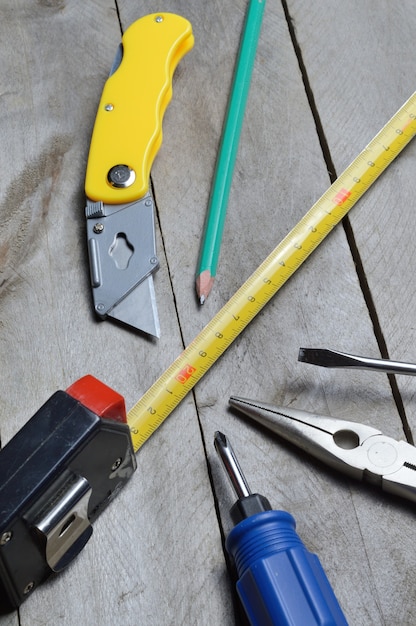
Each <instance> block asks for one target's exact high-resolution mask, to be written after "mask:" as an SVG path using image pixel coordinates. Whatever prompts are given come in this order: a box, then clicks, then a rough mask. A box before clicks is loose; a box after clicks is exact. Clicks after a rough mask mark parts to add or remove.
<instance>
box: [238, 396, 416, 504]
mask: <svg viewBox="0 0 416 626" xmlns="http://www.w3.org/2000/svg"><path fill="white" fill-rule="evenodd" d="M229 403H230V405H231V406H232V407H234V408H236V409H238V410H239V411H241V412H242V413H244V414H245V415H246V416H247V417H249V418H251V419H253V420H254V421H256V422H258V423H259V424H261V425H262V426H264V427H265V428H266V429H268V430H270V431H272V432H274V433H276V434H277V435H279V436H280V437H283V438H284V439H286V440H287V441H290V442H291V443H293V444H294V445H295V446H297V447H299V448H301V449H302V450H305V452H308V453H309V454H311V455H313V456H314V457H316V458H317V459H319V460H320V461H322V462H324V463H326V464H327V465H329V466H331V467H333V468H335V469H336V470H339V471H341V472H343V473H344V474H347V475H348V476H351V477H353V478H356V479H358V480H366V481H369V482H371V483H374V484H376V485H378V486H380V487H381V488H382V489H383V490H384V491H386V492H389V493H392V494H395V495H399V496H402V497H404V498H407V499H408V500H411V501H413V502H416V448H415V446H413V445H411V444H410V443H407V442H406V441H396V440H395V439H393V438H391V437H387V436H385V435H383V434H382V432H381V431H380V430H377V429H376V428H373V427H371V426H367V425H365V424H359V423H356V422H351V421H346V420H341V419H337V418H333V417H325V416H322V415H317V414H315V413H309V412H307V411H302V410H299V409H295V408H289V407H276V406H273V405H271V404H265V403H261V402H256V401H254V400H248V399H246V398H238V397H235V396H232V397H231V398H230V401H229Z"/></svg>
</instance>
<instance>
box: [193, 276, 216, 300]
mask: <svg viewBox="0 0 416 626" xmlns="http://www.w3.org/2000/svg"><path fill="white" fill-rule="evenodd" d="M213 284H214V276H211V272H210V271H209V270H204V271H203V272H201V274H199V276H197V278H196V293H197V296H198V299H199V304H204V302H205V300H206V299H207V298H208V294H209V293H210V291H211V289H212V286H213Z"/></svg>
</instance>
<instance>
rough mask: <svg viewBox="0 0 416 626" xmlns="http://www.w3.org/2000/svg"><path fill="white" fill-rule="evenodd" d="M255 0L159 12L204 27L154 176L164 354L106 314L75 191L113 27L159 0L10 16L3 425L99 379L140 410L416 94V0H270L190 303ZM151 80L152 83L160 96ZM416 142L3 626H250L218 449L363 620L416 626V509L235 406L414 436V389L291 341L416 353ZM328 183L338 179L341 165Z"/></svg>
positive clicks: (184, 64) (14, 9)
mask: <svg viewBox="0 0 416 626" xmlns="http://www.w3.org/2000/svg"><path fill="white" fill-rule="evenodd" d="M246 7H247V2H246V0H244V1H243V0H230V2H228V3H219V2H217V1H213V2H203V0H198V1H196V0H194V1H193V2H186V1H185V0H165V2H164V5H163V10H165V11H171V12H174V13H178V14H180V15H183V16H184V17H186V18H187V19H189V20H190V21H191V23H192V25H193V29H194V34H195V47H194V49H193V50H192V51H191V52H190V53H189V54H188V55H187V56H186V57H185V58H184V59H183V60H182V61H181V63H180V64H179V66H178V69H177V71H176V73H175V76H174V86H173V99H172V102H171V104H170V105H169V108H168V110H167V112H166V115H165V118H164V123H163V130H164V141H163V144H162V147H161V150H160V152H159V154H158V156H157V158H156V160H155V163H154V166H153V168H152V183H153V187H154V191H155V200H156V204H157V218H158V225H157V228H158V230H157V246H158V254H159V257H160V260H161V269H160V271H159V272H158V274H157V276H156V279H155V286H156V296H157V304H158V310H159V314H160V321H161V338H160V340H159V341H157V342H156V341H151V340H146V339H144V338H143V337H142V336H138V335H136V334H135V333H133V332H131V331H128V330H126V329H124V328H121V327H119V326H116V325H115V324H112V323H111V322H104V323H101V322H98V321H97V319H96V318H95V317H94V315H93V313H92V307H91V295H90V287H89V278H88V265H87V256H86V245H85V222H84V217H83V215H84V202H85V199H84V192H83V182H84V174H85V167H86V160H87V154H88V147H89V140H90V135H91V130H92V127H93V123H94V118H95V114H96V109H97V105H98V101H99V97H100V94H101V90H102V87H103V84H104V81H105V79H106V77H107V75H108V71H109V68H110V67H111V63H112V60H113V56H114V53H115V50H116V48H117V46H118V43H119V41H120V37H121V32H122V30H125V29H126V28H127V27H128V26H129V25H130V24H131V23H132V22H133V21H135V20H136V19H138V18H140V17H141V16H143V15H146V14H147V13H152V12H154V11H159V10H160V8H161V7H160V3H158V2H155V1H153V0H147V1H146V2H145V1H144V0H135V1H134V2H133V0H117V2H115V1H114V0H100V1H99V0H90V1H89V2H84V1H83V0H72V2H65V0H38V1H37V2H33V1H32V0H3V1H2V3H1V7H0V56H1V63H0V98H1V100H0V102H1V104H2V108H1V116H0V136H1V147H2V149H1V153H0V160H1V161H0V163H1V167H0V172H1V177H0V217H1V223H0V359H1V361H0V362H1V371H0V435H1V442H2V445H3V446H4V445H5V444H6V443H7V442H8V441H9V440H10V438H11V437H12V436H13V434H15V433H16V432H17V431H18V430H19V429H20V428H21V427H22V426H23V424H24V423H25V422H26V421H27V420H28V419H29V418H30V417H31V416H32V415H33V413H34V412H35V411H36V410H37V409H38V408H39V407H40V406H41V404H42V403H43V402H44V401H45V400H46V399H47V398H48V397H49V396H50V395H51V394H52V393H53V392H54V391H55V390H56V389H59V388H61V389H65V388H66V387H67V386H69V385H70V384H71V383H72V382H73V381H74V380H76V379H77V378H79V377H80V376H82V375H84V374H86V373H91V374H93V375H95V376H97V377H98V378H100V379H101V380H103V381H104V382H106V383H107V384H108V385H110V386H112V387H114V388H115V389H117V390H118V391H119V392H120V393H122V394H123V395H124V396H125V398H126V404H127V406H128V407H131V406H132V405H133V404H134V402H135V401H136V400H137V399H138V398H139V397H140V396H141V395H142V394H143V393H144V392H145V391H146V389H147V388H148V387H149V386H150V385H151V384H152V383H153V382H154V381H155V379H156V378H157V377H158V375H159V374H160V373H162V372H163V371H164V370H165V369H166V367H167V366H168V365H169V364H170V363H171V362H172V361H173V360H174V358H175V357H176V356H177V355H178V354H179V353H180V351H181V350H182V348H183V346H184V345H187V344H188V343H189V342H190V341H191V340H192V339H193V337H195V336H196V335H197V334H198V332H199V331H200V330H201V328H202V327H203V326H204V325H205V324H206V323H207V322H208V321H209V320H210V319H211V318H212V316H213V315H214V314H215V313H216V312H217V311H218V309H219V308H220V307H221V306H222V305H223V304H224V303H225V302H226V301H227V300H228V298H229V297H230V296H231V295H232V294H233V293H234V292H235V290H236V289H237V288H238V287H239V286H240V285H241V284H242V282H243V281H244V280H245V279H246V278H247V277H248V276H249V275H250V274H251V273H252V271H253V270H254V269H255V268H256V267H257V266H258V265H259V264H260V262H261V261H262V260H263V259H264V258H265V257H266V255H267V254H268V253H269V252H270V251H271V250H272V249H273V248H274V247H275V245H276V244H277V243H278V242H279V241H280V240H281V239H282V238H283V236H284V235H285V234H286V233H287V232H288V231H289V230H290V228H291V227H292V226H293V225H294V224H295V223H296V222H297V221H298V219H299V218H300V217H301V216H302V215H303V214H304V213H305V212H306V211H307V210H308V209H309V208H310V206H311V205H312V204H313V202H314V201H315V200H316V199H317V198H318V197H319V196H320V195H321V194H322V193H323V191H324V190H325V189H326V188H327V187H328V185H329V183H330V177H331V176H332V177H334V176H335V175H336V174H339V173H341V172H342V170H343V169H344V168H345V166H347V165H348V163H349V162H350V161H351V160H352V159H353V158H354V157H355V156H356V155H357V154H358V152H359V151H360V150H361V149H362V148H363V147H364V146H365V145H366V144H367V143H368V142H369V141H370V140H371V138H372V137H373V136H374V135H375V133H376V132H377V131H378V130H379V129H380V128H381V127H382V126H383V124H384V123H385V122H386V121H387V120H388V119H389V118H390V117H391V115H393V114H394V112H395V111H396V110H397V109H398V108H399V107H400V106H401V105H402V104H403V102H404V101H405V100H406V99H407V98H408V97H409V96H410V95H411V94H412V93H413V91H414V89H415V82H414V60H413V52H412V51H413V46H414V29H415V25H416V5H415V3H414V2H412V0H403V2H401V3H392V2H388V0H367V2H365V3H363V2H359V1H358V0H350V1H349V2H341V1H340V0H339V1H338V2H333V1H332V2H331V1H329V0H317V1H316V2H314V3H309V2H307V1H306V0H283V1H282V2H273V1H272V0H269V1H268V3H267V5H266V9H265V15H264V22H263V27H262V32H261V39H260V43H259V48H258V53H257V57H256V63H255V68H254V74H253V80H252V85H251V90H250V95H249V102H248V108H247V112H246V117H245V122H244V128H243V133H242V138H241V144H240V149H239V153H238V159H237V164H236V170H235V175H234V180H233V186H232V191H231V197H230V203H229V210H228V215H227V222H226V228H225V233H224V244H223V246H222V250H221V257H220V266H219V272H218V277H217V281H216V284H215V287H214V290H213V292H212V294H211V295H210V297H209V298H208V300H207V302H206V303H205V305H204V306H203V307H202V308H200V307H199V305H198V304H197V302H196V298H195V294H194V274H195V269H196V264H197V258H198V253H199V244H200V239H201V232H202V228H203V223H204V219H205V213H206V207H207V202H208V195H209V190H210V185H211V178H212V173H213V168H214V164H215V158H216V154H217V150H218V142H219V137H220V133H221V125H222V121H223V117H224V111H225V107H226V103H227V98H228V94H229V88H230V81H231V77H232V71H233V67H234V62H235V57H236V52H237V48H238V43H239V38H240V33H241V27H242V23H243V19H244V14H245V11H246ZM145 91H146V90H145V85H143V93H144V95H145ZM415 158H416V144H411V145H410V146H408V148H407V149H406V150H405V152H404V153H403V154H402V155H401V156H400V157H399V158H398V159H397V161H396V162H395V163H394V164H393V165H392V166H391V167H390V168H389V170H388V171H387V172H386V173H385V174H384V175H383V177H382V178H381V179H380V180H379V181H378V182H377V184H376V185H375V186H374V187H373V188H372V189H371V190H370V191H369V193H368V194H367V195H366V197H365V198H364V199H363V200H362V201H361V202H360V203H359V205H357V206H356V207H355V208H354V209H353V211H352V212H351V214H350V216H349V217H348V219H347V220H345V223H344V225H343V226H339V227H338V228H337V229H336V230H335V231H334V232H333V233H332V234H331V236H330V237H329V238H328V240H327V241H325V243H324V244H323V245H322V246H321V247H320V248H319V249H318V250H317V252H316V253H315V254H314V255H313V256H312V257H311V258H310V259H309V260H308V262H307V263H306V264H305V266H304V267H303V268H302V269H301V270H300V271H299V272H298V273H297V274H296V275H295V276H294V277H293V278H292V279H291V280H290V281H289V283H288V284H287V285H286V286H285V287H284V288H283V289H282V291H281V292H280V293H279V294H278V295H277V297H276V298H275V299H274V300H273V301H272V302H271V303H270V304H269V305H268V306H267V307H266V309H265V310H264V311H263V312H262V313H261V314H260V315H259V316H258V317H257V318H256V319H255V320H254V322H253V323H252V324H251V325H250V326H249V327H248V329H247V330H246V331H245V332H244V333H243V334H242V335H241V336H240V337H239V338H238V339H237V340H236V341H235V343H234V344H233V346H232V347H231V348H230V349H229V350H228V351H227V353H226V354H225V355H224V356H223V357H222V358H221V359H220V361H219V362H218V363H217V364H216V365H215V366H214V367H213V368H212V369H211V371H210V372H209V373H208V374H207V375H206V376H205V378H204V379H203V380H202V381H201V382H200V383H199V384H198V386H197V387H196V389H195V392H194V393H193V394H190V395H189V396H188V397H187V398H186V399H185V400H184V402H183V403H182V404H181V406H179V407H178V408H177V409H176V410H175V412H174V414H173V415H172V416H171V417H170V418H169V419H168V420H167V421H166V423H165V424H164V425H163V426H162V427H161V428H160V429H159V430H158V431H157V432H156V433H155V434H154V436H153V437H152V438H151V439H150V440H149V441H148V442H147V443H146V445H145V446H144V447H143V448H142V450H141V451H140V453H139V454H138V455H137V462H138V470H137V473H136V475H135V477H134V478H133V480H132V481H131V482H130V484H129V485H128V486H127V487H126V488H125V490H124V492H123V493H121V494H120V496H119V497H118V498H117V500H116V501H115V502H114V503H113V504H112V506H111V507H109V508H108V509H107V510H106V511H105V513H104V514H103V515H102V516H101V517H100V518H99V519H98V520H97V522H96V523H95V526H94V535H93V538H92V540H91V541H90V542H89V544H88V545H87V546H86V548H85V549H84V551H83V553H82V555H80V556H79V558H78V559H77V560H76V561H75V562H74V563H73V564H72V565H71V566H70V567H69V568H68V569H67V571H65V572H64V573H63V574H62V575H61V576H59V577H57V578H56V579H55V580H51V581H49V582H48V583H47V584H45V585H44V586H43V587H42V588H40V589H38V590H36V592H35V593H33V595H32V596H31V597H30V598H29V599H28V600H27V601H26V602H25V603H24V604H23V605H22V607H21V608H20V610H19V611H18V612H16V613H15V614H11V615H8V616H4V617H1V618H0V624H1V626H6V625H7V626H15V625H17V624H19V625H22V626H32V625H34V624H37V625H38V624H39V625H40V624H42V625H46V624H53V625H54V626H55V625H60V626H64V625H65V626H66V625H68V626H69V625H71V626H72V625H73V624H77V623H82V624H100V625H101V626H107V625H108V626H110V624H111V625H115V624H117V625H118V624H120V625H121V624H123V626H124V625H127V626H129V625H132V626H133V625H136V624H143V625H145V626H153V625H154V626H156V625H157V626H159V625H160V624H164V625H165V624H166V625H167V624H171V625H179V624H180V625H182V624H201V625H204V624H207V625H208V624H210V625H211V624H218V625H220V624H221V625H222V626H223V625H228V624H230V625H231V624H244V618H243V616H242V614H241V611H240V608H239V605H238V602H237V601H236V600H235V597H234V595H233V584H232V583H231V582H230V579H229V576H228V573H227V568H226V562H225V558H224V553H223V548H222V541H223V537H224V535H225V534H227V533H228V531H229V530H230V528H231V522H230V519H229V514H228V509H229V507H230V505H231V504H232V502H233V501H234V499H233V494H232V492H231V488H230V487H229V485H228V483H227V481H226V477H225V476H224V472H223V470H222V468H221V467H220V464H219V461H218V460H217V458H216V455H215V451H214V448H213V436H214V432H215V430H217V429H220V430H222V431H223V432H225V433H226V434H227V435H228V436H229V437H230V440H231V441H232V443H233V446H234V448H235V450H236V452H237V454H238V456H239V459H240V461H241V464H242V466H243V468H244V470H245V473H246V475H247V478H248V480H249V482H250V484H251V485H252V487H253V489H254V490H256V491H259V492H261V493H264V494H265V495H267V496H268V498H269V499H270V501H271V503H272V505H273V506H274V507H276V508H283V509H285V510H288V511H290V512H291V513H292V514H293V515H294V516H295V517H296V520H297V523H298V531H299V534H300V535H301V537H302V538H303V540H304V541H305V543H306V545H307V546H308V548H309V549H310V550H312V551H315V552H316V553H317V554H318V555H319V557H320V559H321V561H322V563H323V565H324V568H325V570H326V572H327V575H328V577H329V579H330V581H331V583H332V584H333V587H334V589H335V592H336V595H337V597H338V598H339V601H340V603H341V605H342V607H343V609H344V611H345V615H346V617H347V619H348V622H349V624H351V625H352V626H364V625H369V626H373V625H378V624H380V625H381V624H382V625H387V626H390V625H391V624H400V625H402V626H411V625H413V624H415V623H416V594H415V593H414V580H415V575H416V565H415V558H414V543H415V542H414V529H413V523H414V515H413V510H412V506H411V505H410V504H407V503H406V502H403V501H401V500H399V499H396V498H393V497H390V496H386V495H384V494H382V493H381V492H380V491H378V490H377V489H375V488H372V487H369V486H365V485H362V484H359V483H356V482H354V481H350V480H347V479H346V478H344V477H342V476H340V475H339V474H337V473H336V472H333V471H331V470H329V469H328V468H326V467H324V466H323V465H322V464H319V463H317V462H314V461H313V460H311V459H310V458H309V457H307V456H306V455H304V454H300V453H299V452H298V451H297V450H295V449H294V448H292V447H290V446H288V445H285V444H284V443H282V442H281V441H279V440H277V439H275V438H271V437H268V436H266V435H265V434H264V433H263V432H261V431H260V430H258V429H256V428H255V427H253V426H250V425H249V424H247V423H245V422H244V421H242V420H241V418H240V417H238V416H237V415H236V414H234V413H232V412H231V411H229V410H228V409H227V405H228V398H229V396H230V395H231V394H233V395H244V396H247V397H252V398H257V399H260V400H264V401H268V402H275V403H277V404H283V405H285V404H286V405H289V404H290V405H293V406H297V407H298V408H303V409H306V410H308V409H309V410H314V411H316V412H321V413H323V414H327V415H334V416H337V417H344V418H348V419H352V420H356V421H359V422H365V423H368V424H371V425H373V426H375V427H378V428H380V429H381V430H382V431H383V432H384V433H385V434H387V435H390V436H393V437H396V438H403V437H404V428H403V422H404V424H405V425H406V429H405V430H406V431H407V434H408V436H410V437H411V436H412V434H413V436H414V427H415V426H416V422H415V419H416V418H415V415H416V410H415V400H416V397H415V394H416V386H415V381H414V380H413V379H412V378H410V377H398V378H397V393H396V397H394V396H393V393H392V390H391V386H390V383H389V381H388V379H387V377H386V376H385V375H380V374H372V373H365V372H360V373H354V372H352V371H337V372H334V371H329V370H321V369H319V368H313V367H311V366H308V365H305V364H301V363H298V362H297V353H298V349H299V347H300V346H305V347H308V346H313V347H332V348H335V349H340V350H344V351H348V352H352V353H356V354H363V355H368V356H374V357H378V356H380V355H382V356H388V355H390V357H391V358H394V359H396V360H409V361H415V360H416V349H415V347H414V346H415V343H416V342H415V334H416V324H415V321H414V319H415V315H414V311H415V309H416V290H415V278H414V277H415V273H416V272H415V270H416V261H415V255H414V237H413V233H414V231H415V220H416V218H415V215H414V198H415V192H416V177H415V175H414V163H415ZM331 170H334V171H331Z"/></svg>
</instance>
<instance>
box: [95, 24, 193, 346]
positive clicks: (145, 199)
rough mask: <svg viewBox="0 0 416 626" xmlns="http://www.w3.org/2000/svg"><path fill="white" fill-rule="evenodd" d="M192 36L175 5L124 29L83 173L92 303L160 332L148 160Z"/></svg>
mask: <svg viewBox="0 0 416 626" xmlns="http://www.w3.org/2000/svg"><path fill="white" fill-rule="evenodd" d="M193 43H194V38H193V34H192V26H191V24H190V23H189V22H188V21H187V20H186V19H185V18H183V17H180V16H178V15H175V14H172V13H155V14H152V15H147V16H145V17H143V18H141V19H139V20H137V21H136V22H134V23H133V24H132V25H131V26H130V27H129V28H128V29H127V30H126V32H125V33H124V35H123V37H122V41H121V45H120V48H119V50H118V52H117V55H116V58H115V61H114V64H113V67H112V70H111V73H110V76H109V78H108V79H107V81H106V83H105V85H104V89H103V93H102V96H101V100H100V103H99V107H98V112H97V116H96V120H95V124H94V129H93V133H92V138H91V145H90V151H89V156H88V163H87V171H86V178H85V194H86V197H87V206H86V211H85V214H86V219H87V237H88V254H89V261H90V277H91V285H92V293H93V300H94V309H95V311H96V313H97V314H98V315H99V316H100V317H101V318H102V319H106V318H107V317H110V318H113V319H116V320H118V321H120V322H123V323H124V324H127V325H129V326H131V327H134V328H136V329H137V330H140V331H142V332H144V333H146V334H148V335H152V336H155V337H159V336H160V325H159V318H158V313H157V307H156V297H155V290H154V284H153V274H154V273H155V272H156V270H157V269H158V268H159V261H158V258H157V255H156V237H155V223H154V219H155V218H154V202H153V198H152V195H151V192H150V189H149V177H150V168H151V166H152V163H153V160H154V158H155V156H156V154H157V152H158V150H159V148H160V145H161V143H162V119H163V115H164V113H165V110H166V107H167V105H168V104H169V102H170V100H171V97H172V76H173V72H174V71H175V68H176V66H177V64H178V63H179V61H180V60H181V58H182V57H183V56H184V55H185V54H186V53H187V52H188V51H189V50H190V49H191V48H192V47H193Z"/></svg>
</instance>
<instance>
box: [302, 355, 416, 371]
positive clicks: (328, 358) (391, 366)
mask: <svg viewBox="0 0 416 626" xmlns="http://www.w3.org/2000/svg"><path fill="white" fill-rule="evenodd" d="M298 361H301V362H303V363H309V364H311V365H320V366H321V367H329V368H338V367H340V368H344V369H360V370H372V371H377V372H384V373H385V374H407V375H409V376H416V365H415V364H413V363H401V362H399V361H390V360H389V359H372V358H368V357H364V356H356V355H354V354H346V353H344V352H338V351H336V350H327V349H325V348H300V349H299V355H298Z"/></svg>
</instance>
